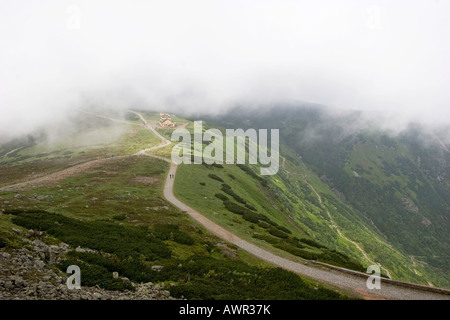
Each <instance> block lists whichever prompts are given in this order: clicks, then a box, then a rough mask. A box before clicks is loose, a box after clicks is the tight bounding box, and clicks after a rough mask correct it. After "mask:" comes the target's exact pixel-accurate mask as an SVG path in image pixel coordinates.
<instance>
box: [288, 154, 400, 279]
mask: <svg viewBox="0 0 450 320" xmlns="http://www.w3.org/2000/svg"><path fill="white" fill-rule="evenodd" d="M282 158H283V162H282V165H281V167H282V168H283V170H284V171H285V172H287V173H288V174H291V172H289V171H288V170H287V169H286V168H285V163H286V158H285V157H282ZM304 181H305V183H306V184H307V185H308V187H309V188H310V189H311V191H312V192H313V193H314V194H315V195H316V197H317V199H318V200H319V203H320V205H321V207H322V208H323V209H324V210H325V211H326V212H327V215H328V218H329V219H330V223H331V226H332V227H333V229H335V230H336V232H337V234H338V235H339V236H340V237H341V238H342V239H344V240H346V241H347V242H350V243H351V244H353V245H354V246H355V247H356V248H357V249H358V250H359V251H360V252H361V254H362V255H363V257H364V258H365V259H366V260H367V261H369V262H370V263H371V264H372V265H378V266H380V268H381V269H383V270H384V271H385V272H386V274H387V276H388V277H389V278H392V276H391V274H390V272H389V270H387V269H386V268H384V267H381V265H380V264H379V263H376V262H375V261H373V260H372V259H371V258H370V257H369V255H368V254H367V253H366V252H365V251H364V249H363V248H361V246H360V245H359V244H358V243H356V242H355V241H353V240H351V239H350V238H348V237H347V236H345V235H344V234H343V233H342V232H341V230H340V229H339V226H338V225H337V224H336V222H335V221H334V219H333V217H332V216H331V213H330V211H329V210H328V208H327V207H326V206H325V205H324V204H323V201H322V197H321V196H320V194H319V193H318V192H317V191H316V189H314V187H313V186H312V185H311V184H310V183H309V182H308V181H307V180H306V177H304Z"/></svg>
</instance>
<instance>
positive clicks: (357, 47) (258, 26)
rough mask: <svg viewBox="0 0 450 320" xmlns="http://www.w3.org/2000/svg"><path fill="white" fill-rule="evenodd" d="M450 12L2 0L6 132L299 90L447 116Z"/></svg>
mask: <svg viewBox="0 0 450 320" xmlns="http://www.w3.org/2000/svg"><path fill="white" fill-rule="evenodd" d="M449 15H450V2H448V1H428V0H427V1H425V0H417V1H409V0H408V1H407V0H401V1H400V0H399V1H387V0H386V1H381V0H380V1H374V0H366V1H357V2H354V1H351V2H350V1H343V0H341V1H339V0H319V1H289V0H287V1H271V0H263V1H258V2H255V1H250V0H248V1H245V0H244V1H242V0H240V1H238V0H229V1H220V0H219V1H206V0H203V1H200V0H193V1H189V2H187V1H181V0H168V1H137V0H135V1H77V0H73V1H64V0H63V1H56V0H49V1H40V2H35V1H31V0H30V1H12V0H4V1H2V2H1V3H0V45H1V48H2V50H1V51H0V112H1V117H0V137H1V138H0V139H2V140H5V139H8V138H9V137H14V136H17V135H20V134H23V133H27V132H30V131H32V130H35V129H37V128H39V127H42V126H45V125H47V124H48V123H55V122H60V121H63V120H64V119H67V117H68V114H70V112H71V111H73V110H76V109H77V108H90V107H93V106H96V107H106V108H110V109H125V108H140V109H154V110H161V109H164V110H176V111H184V112H191V113H192V112H211V113H219V112H222V111H223V110H226V109H227V108H229V107H231V106H234V105H236V104H237V103H239V104H240V105H258V104H267V103H276V102H280V101H281V102H282V101H295V100H303V101H310V102H315V103H320V104H325V105H329V106H331V107H332V108H335V109H336V110H341V109H357V110H374V112H375V113H378V114H383V115H384V116H385V122H384V123H385V125H389V127H393V128H395V127H396V126H398V124H399V123H408V122H409V121H412V120H417V121H421V122H425V123H428V124H433V125H436V126H438V125H442V124H448V119H450V108H449V107H448V106H449V102H450V91H449V90H448V83H449V82H450V79H449V75H450V61H449V59H448V57H449V56H450V42H449V41H447V39H446V37H447V33H448V32H447V30H449V29H450V19H449ZM375 113H374V114H375ZM387 114H392V116H389V117H386V115H387Z"/></svg>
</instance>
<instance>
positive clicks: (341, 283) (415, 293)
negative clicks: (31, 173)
mask: <svg viewBox="0 0 450 320" xmlns="http://www.w3.org/2000/svg"><path fill="white" fill-rule="evenodd" d="M136 114H137V115H139V116H140V118H141V120H142V121H143V122H144V125H145V126H146V127H147V128H148V129H149V130H152V131H153V132H154V133H155V134H156V135H157V136H158V137H159V138H160V139H161V140H162V141H163V143H162V144H161V145H159V146H155V147H151V148H147V149H144V150H141V151H140V152H138V153H137V154H136V155H146V156H150V157H154V158H157V159H160V160H162V161H166V162H168V163H170V169H169V172H168V174H167V177H166V180H165V184H164V191H163V194H164V197H165V198H166V199H167V201H169V202H170V203H172V204H173V205H174V206H175V207H177V208H179V209H180V210H182V211H184V212H185V213H187V214H188V215H189V216H190V217H192V218H193V219H194V220H196V221H197V222H198V223H199V224H201V225H202V226H203V227H204V228H205V229H207V230H208V231H210V232H211V233H213V234H214V235H216V236H217V237H219V238H221V239H223V240H226V241H228V242H230V243H232V244H234V245H236V246H238V247H239V248H241V249H243V250H245V251H247V252H248V253H250V254H252V255H254V256H255V257H258V258H260V259H262V260H264V261H267V262H269V263H272V264H274V265H276V266H279V267H281V268H284V269H286V270H290V271H293V272H295V273H298V274H301V275H304V276H307V277H310V278H312V279H316V280H318V281H320V282H324V283H328V284H331V285H333V286H337V287H340V288H344V289H348V290H351V291H353V292H356V293H359V294H360V295H362V296H364V297H365V298H368V299H386V298H387V299H414V300H417V299H428V300H435V299H450V291H448V293H445V294H442V293H437V292H432V291H427V290H422V289H412V288H407V287H404V286H399V285H395V284H392V283H389V282H386V281H387V280H382V284H381V289H380V290H373V291H371V290H369V289H367V287H366V278H367V275H364V274H360V275H355V274H354V272H353V274H350V273H348V272H352V271H345V269H342V268H341V269H342V270H344V272H343V271H339V270H333V269H328V268H321V267H310V266H308V265H305V264H303V263H299V262H294V261H291V260H288V259H286V258H282V257H280V256H277V255H276V254H274V253H272V252H270V251H268V250H265V249H263V248H260V247H258V246H257V245H255V244H252V243H250V242H248V241H246V240H243V239H242V238H240V237H239V236H237V235H235V234H234V233H232V232H231V231H228V230H226V229H225V228H223V227H222V226H220V225H218V224H217V223H215V222H213V221H212V220H210V219H208V218H206V217H205V216H204V215H202V214H201V213H200V212H198V211H197V210H195V209H192V208H191V207H189V206H188V205H186V204H185V203H183V202H181V201H180V200H178V199H177V198H176V197H175V195H174V194H173V185H174V181H175V179H174V178H170V176H171V175H173V176H174V177H176V171H177V165H176V164H174V163H172V162H171V160H169V159H166V158H163V157H159V156H154V155H150V154H147V153H146V151H150V150H153V149H156V148H161V147H164V146H167V145H169V144H170V143H171V142H170V141H169V140H167V139H166V138H164V137H163V136H161V135H160V134H159V133H158V132H157V131H156V130H155V129H154V128H153V127H151V126H149V124H148V123H147V121H146V120H145V119H144V118H143V117H142V115H140V114H139V113H136ZM121 157H128V156H121ZM117 158H120V157H114V158H108V159H101V160H93V161H89V162H85V163H83V164H80V165H76V166H74V167H71V168H68V169H65V170H62V171H58V172H55V173H51V174H49V175H47V176H44V177H40V178H37V179H34V180H31V181H25V182H21V183H16V184H14V185H10V186H6V187H2V188H0V190H9V189H16V188H22V187H25V186H29V185H33V184H38V183H41V182H44V181H56V180H60V179H63V178H65V177H68V176H70V175H73V174H77V173H79V172H82V171H85V170H86V169H87V168H90V167H91V166H94V165H98V164H102V163H104V162H106V161H110V160H111V159H117Z"/></svg>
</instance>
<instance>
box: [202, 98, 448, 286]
mask: <svg viewBox="0 0 450 320" xmlns="http://www.w3.org/2000/svg"><path fill="white" fill-rule="evenodd" d="M359 117H360V114H358V113H356V112H355V113H347V114H345V115H343V116H337V115H330V114H329V112H327V111H326V109H325V108H323V107H320V106H303V107H302V108H291V107H277V108H272V109H271V108H267V109H264V108H262V109H258V110H256V109H255V110H250V111H243V109H242V108H241V109H239V110H238V109H236V110H233V111H231V112H229V113H228V114H226V115H222V116H221V117H219V118H211V117H204V118H205V119H207V120H209V121H213V122H214V121H215V123H217V124H218V125H221V126H224V127H227V128H236V127H242V128H250V127H252V128H268V129H270V128H279V129H280V136H281V139H282V145H284V148H283V147H282V149H281V150H282V155H283V156H284V157H285V158H286V160H285V161H284V163H285V168H286V166H287V165H290V167H288V168H290V169H288V172H289V173H290V174H289V173H288V174H287V177H285V178H284V179H285V180H286V179H287V180H290V181H291V190H295V191H294V192H292V191H291V192H290V195H289V197H291V198H292V197H293V196H292V194H294V195H300V198H302V199H308V200H309V202H310V203H314V199H313V198H314V194H309V195H308V194H307V193H305V191H304V190H305V188H304V187H305V185H304V186H303V191H302V188H301V187H299V186H298V187H297V188H296V189H295V186H296V184H295V183H292V181H295V180H296V181H297V182H296V183H297V185H299V184H300V183H301V182H299V181H300V180H301V178H300V176H301V175H303V176H305V175H307V178H305V179H303V180H304V181H305V180H306V181H308V180H310V181H311V182H313V183H314V188H315V189H317V190H318V193H319V194H320V195H321V198H322V199H323V201H324V204H325V206H326V208H327V209H328V211H329V212H330V213H331V216H332V219H333V220H335V222H336V225H338V226H339V227H341V228H342V232H343V233H344V234H345V235H346V236H348V238H349V239H351V240H353V241H356V242H357V243H358V244H359V245H360V246H361V247H362V248H364V250H365V251H366V252H367V253H368V254H369V256H370V257H372V259H374V260H375V261H377V262H379V263H381V265H382V266H384V267H385V268H386V269H387V270H389V272H390V273H391V275H392V276H393V277H395V278H400V279H408V280H411V281H416V282H419V283H434V284H435V285H440V286H445V287H448V286H449V280H450V279H449V277H448V274H447V272H446V270H447V266H448V261H449V252H450V249H449V243H448V232H449V230H450V226H449V220H448V218H449V207H450V206H449V199H450V196H449V195H450V193H449V184H448V181H449V179H448V175H449V172H450V166H449V163H450V162H449V159H450V158H449V154H448V152H447V151H446V150H445V148H443V147H442V144H441V143H440V142H439V141H438V140H437V139H436V138H435V137H433V136H432V135H430V134H427V133H426V132H425V131H424V130H423V129H421V128H418V127H410V128H409V129H408V130H406V131H404V132H402V133H401V134H399V135H393V134H391V133H389V132H386V131H382V130H379V129H376V128H371V129H370V128H367V127H362V126H361V127H358V126H356V125H355V123H358V120H359ZM303 163H304V164H303ZM302 167H306V168H307V169H308V172H302V170H300V171H298V168H302ZM296 169H297V171H296ZM281 171H282V172H283V170H281ZM285 173H287V172H286V171H285ZM295 174H298V175H300V176H297V177H296V176H295ZM278 176H281V177H282V176H283V174H280V173H279V174H278ZM319 178H320V179H319ZM285 198H287V196H285ZM316 198H317V197H316ZM286 201H288V200H286ZM316 205H317V204H316ZM317 207H319V208H320V206H317ZM307 211H308V210H307ZM294 212H304V208H300V207H297V208H296V210H294ZM309 212H311V210H309ZM312 212H315V211H314V210H312ZM317 217H320V218H319V219H317ZM313 219H314V218H313V217H308V215H304V217H303V218H302V219H299V223H300V224H303V225H304V224H308V226H309V227H310V228H311V229H314V228H315V229H316V232H317V231H319V230H320V231H319V232H317V234H319V236H320V238H321V241H322V242H324V243H327V244H331V243H333V241H332V239H333V238H336V235H335V234H336V232H337V231H336V230H329V229H330V228H320V225H321V223H320V222H319V221H320V220H322V223H325V224H326V223H328V225H332V224H333V223H332V221H331V220H330V216H328V214H326V210H325V212H323V211H318V212H317V214H316V218H315V220H313ZM331 229H333V228H331ZM338 238H339V237H338ZM334 242H335V241H334ZM338 242H342V245H341V246H344V247H347V248H348V250H347V251H346V252H347V253H349V254H350V255H352V254H351V253H350V252H353V256H358V255H359V256H360V259H361V254H362V253H361V252H359V253H358V252H356V251H355V248H354V247H355V246H354V245H351V243H349V242H348V241H345V239H342V237H341V239H339V241H338ZM345 242H347V243H345ZM344 243H345V244H344ZM335 245H337V244H335ZM352 247H353V248H352ZM357 251H360V250H357ZM362 259H363V260H361V261H364V257H362Z"/></svg>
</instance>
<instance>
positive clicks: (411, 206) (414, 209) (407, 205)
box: [400, 197, 419, 213]
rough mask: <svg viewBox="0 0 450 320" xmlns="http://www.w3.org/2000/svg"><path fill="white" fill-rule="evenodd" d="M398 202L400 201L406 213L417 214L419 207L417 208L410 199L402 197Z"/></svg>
mask: <svg viewBox="0 0 450 320" xmlns="http://www.w3.org/2000/svg"><path fill="white" fill-rule="evenodd" d="M400 200H401V201H402V204H403V206H404V207H405V209H406V210H407V211H409V212H413V213H418V212H419V207H417V206H416V204H415V203H414V201H412V200H411V199H410V198H406V197H403V198H401V199H400Z"/></svg>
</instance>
